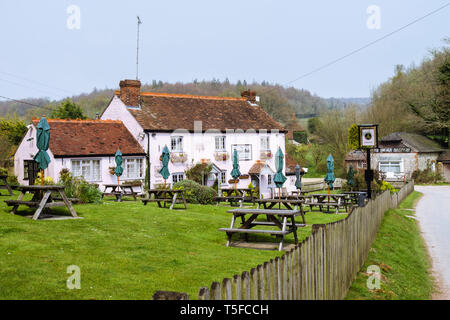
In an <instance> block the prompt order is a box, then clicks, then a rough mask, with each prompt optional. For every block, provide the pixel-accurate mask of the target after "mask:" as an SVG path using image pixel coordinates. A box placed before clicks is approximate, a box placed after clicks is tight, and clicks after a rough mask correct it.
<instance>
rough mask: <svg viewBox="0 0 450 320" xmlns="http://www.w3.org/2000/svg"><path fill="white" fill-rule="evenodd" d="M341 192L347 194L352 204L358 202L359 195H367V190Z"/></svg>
mask: <svg viewBox="0 0 450 320" xmlns="http://www.w3.org/2000/svg"><path fill="white" fill-rule="evenodd" d="M342 194H347V195H349V197H350V200H351V202H352V203H354V204H359V197H360V195H365V196H366V197H367V192H364V191H346V192H342Z"/></svg>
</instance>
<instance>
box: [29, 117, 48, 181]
mask: <svg viewBox="0 0 450 320" xmlns="http://www.w3.org/2000/svg"><path fill="white" fill-rule="evenodd" d="M49 144H50V126H49V124H48V122H47V119H46V118H45V117H42V118H41V120H40V121H39V123H38V125H37V133H36V146H37V148H38V149H39V151H38V153H37V154H36V155H35V156H34V158H33V159H34V161H36V162H37V163H38V167H39V169H41V185H44V170H45V169H47V167H48V164H49V163H50V157H49V156H48V153H47V150H48V146H49Z"/></svg>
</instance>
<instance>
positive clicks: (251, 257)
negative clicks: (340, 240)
mask: <svg viewBox="0 0 450 320" xmlns="http://www.w3.org/2000/svg"><path fill="white" fill-rule="evenodd" d="M17 196H18V193H17V192H14V196H13V197H1V198H0V299H151V297H152V295H153V293H154V292H155V291H156V290H170V291H179V292H186V293H188V294H189V295H190V297H191V298H192V299H195V298H196V297H197V294H198V290H199V288H200V287H201V286H209V285H210V284H211V283H212V281H221V280H222V279H223V278H225V277H232V276H233V275H234V274H239V273H241V272H242V271H244V270H250V268H253V267H256V266H257V265H258V264H261V263H263V262H265V261H267V260H269V259H271V258H275V257H276V256H279V255H281V254H282V253H283V252H278V251H267V250H254V249H245V248H237V247H226V246H225V243H226V235H225V233H224V232H220V231H218V229H219V228H221V227H228V226H229V224H230V220H231V215H230V213H227V212H226V211H227V210H229V209H230V207H225V206H215V205H209V206H202V205H189V209H188V210H172V211H169V210H168V209H161V208H158V207H157V205H156V204H149V205H147V206H143V205H142V203H141V202H140V201H137V202H134V201H124V202H121V203H118V202H115V201H111V200H106V201H104V202H103V203H101V204H96V205H94V204H89V205H76V206H75V210H76V211H77V213H78V215H79V216H81V217H83V219H78V220H61V221H49V220H42V221H33V220H31V219H28V218H25V217H22V216H19V215H12V214H9V213H8V212H9V210H8V208H7V207H6V205H5V203H4V202H3V201H1V200H6V199H11V198H12V199H16V198H17ZM54 210H55V211H56V212H59V213H62V214H64V213H66V214H67V212H66V211H67V210H63V209H61V208H56V209H54ZM61 210H62V211H61ZM20 212H22V213H24V214H31V213H32V211H30V210H29V209H26V207H20V208H19V213H20ZM345 217H346V215H330V214H323V213H319V212H309V213H307V214H306V223H307V224H321V223H328V222H332V221H336V220H340V219H343V218H345ZM310 233H311V227H310V226H307V227H305V228H300V230H299V238H300V239H304V238H305V237H307V236H308V235H309V234H310ZM255 240H256V241H268V242H276V239H275V238H274V237H270V236H264V235H259V236H258V237H250V241H255ZM286 243H293V236H292V234H290V235H289V236H288V237H287V239H286ZM70 265H77V266H79V267H80V270H81V289H80V290H68V289H67V287H66V280H67V279H68V277H69V274H67V267H68V266H70Z"/></svg>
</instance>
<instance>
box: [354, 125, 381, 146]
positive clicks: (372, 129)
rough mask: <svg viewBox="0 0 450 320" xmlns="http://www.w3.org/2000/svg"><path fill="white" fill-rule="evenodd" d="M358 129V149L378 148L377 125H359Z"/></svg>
mask: <svg viewBox="0 0 450 320" xmlns="http://www.w3.org/2000/svg"><path fill="white" fill-rule="evenodd" d="M358 129H359V147H360V148H378V125H377V124H361V125H358Z"/></svg>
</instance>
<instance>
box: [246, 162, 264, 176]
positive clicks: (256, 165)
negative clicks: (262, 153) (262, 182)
mask: <svg viewBox="0 0 450 320" xmlns="http://www.w3.org/2000/svg"><path fill="white" fill-rule="evenodd" d="M265 165H266V164H265V163H264V162H261V161H256V162H255V163H254V164H253V165H252V166H251V168H250V169H249V170H248V174H260V173H261V170H262V168H264V166H265Z"/></svg>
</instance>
